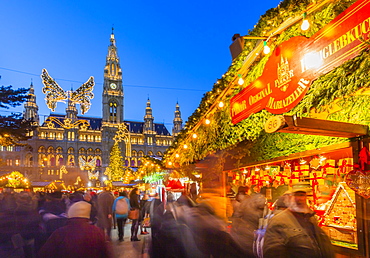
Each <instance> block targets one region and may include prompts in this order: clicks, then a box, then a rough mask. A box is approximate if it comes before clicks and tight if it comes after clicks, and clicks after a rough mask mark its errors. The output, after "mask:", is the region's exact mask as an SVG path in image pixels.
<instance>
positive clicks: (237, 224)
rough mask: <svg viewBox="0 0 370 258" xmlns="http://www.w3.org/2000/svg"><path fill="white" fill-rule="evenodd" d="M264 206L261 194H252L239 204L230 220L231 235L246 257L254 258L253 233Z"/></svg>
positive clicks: (264, 199) (263, 197)
mask: <svg viewBox="0 0 370 258" xmlns="http://www.w3.org/2000/svg"><path fill="white" fill-rule="evenodd" d="M265 206H266V198H265V196H264V195H263V194H259V193H258V194H252V195H251V196H250V197H248V198H245V199H243V200H242V201H241V202H240V205H239V207H238V208H237V209H236V210H235V211H234V214H233V217H232V218H231V219H232V228H231V235H232V236H233V238H234V239H235V241H236V242H237V243H238V244H239V246H240V247H241V248H242V249H243V251H244V253H245V256H246V257H254V254H253V241H254V231H255V230H257V229H258V222H259V219H260V218H262V216H263V210H264V207H265Z"/></svg>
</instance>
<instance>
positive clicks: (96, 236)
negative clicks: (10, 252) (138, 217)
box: [38, 201, 113, 258]
mask: <svg viewBox="0 0 370 258" xmlns="http://www.w3.org/2000/svg"><path fill="white" fill-rule="evenodd" d="M90 211H91V204H89V203H88V202H85V201H79V202H76V203H74V204H72V205H71V207H70V208H69V210H68V221H67V224H66V225H65V226H64V227H61V228H58V229H57V230H55V231H54V232H53V234H52V235H51V236H50V238H49V239H48V240H47V242H46V243H45V245H44V246H42V248H41V250H40V251H39V253H38V257H40V258H43V257H89V258H93V257H101V258H103V257H104V258H105V257H108V258H109V257H113V255H112V254H113V253H112V247H111V245H110V242H108V241H106V237H105V233H104V231H103V230H102V229H100V228H98V227H96V226H94V225H92V224H90V221H89V218H90Z"/></svg>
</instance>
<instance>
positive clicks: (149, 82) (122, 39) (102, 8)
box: [0, 0, 280, 130]
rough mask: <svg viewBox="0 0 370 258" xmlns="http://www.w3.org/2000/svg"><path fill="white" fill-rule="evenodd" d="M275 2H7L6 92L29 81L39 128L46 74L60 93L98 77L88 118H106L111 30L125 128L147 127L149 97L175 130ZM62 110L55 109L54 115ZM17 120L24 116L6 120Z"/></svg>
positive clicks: (0, 51)
mask: <svg viewBox="0 0 370 258" xmlns="http://www.w3.org/2000/svg"><path fill="white" fill-rule="evenodd" d="M279 2H280V1H279V0H265V1H249V0H245V1H230V0H228V1H226V0H225V1H224V0H213V1H202V0H188V1H161V0H158V1H147V0H142V1H141V0H136V1H135V0H131V1H125V0H121V1H118V0H112V1H97V0H89V1H82V0H77V1H76V0H74V1H69V0H64V1H62V0H59V1H57V0H48V1H46V0H41V1H36V0H34V1H30V0H13V1H10V0H3V1H1V2H0V24H1V26H0V35H1V47H0V75H1V79H0V85H3V86H8V85H12V86H13V87H15V88H18V87H29V85H30V83H31V80H32V82H33V85H34V87H35V92H36V95H37V104H38V106H39V114H40V119H41V121H43V119H44V116H46V115H48V114H49V113H50V110H49V109H48V108H47V106H46V104H45V101H44V97H45V96H44V94H43V93H42V92H41V89H42V87H43V85H42V82H41V79H40V74H41V70H42V69H43V68H46V69H47V70H48V72H49V74H50V76H52V77H53V78H54V79H56V81H57V83H58V84H59V85H60V86H61V87H62V88H63V89H64V90H69V89H71V87H72V88H73V89H77V88H78V87H79V86H80V85H81V84H82V83H84V82H85V81H87V79H88V78H89V77H90V76H94V78H95V82H96V85H95V88H94V94H95V98H94V99H93V100H92V106H91V109H90V110H89V112H87V114H86V116H93V117H101V114H102V111H101V109H102V107H101V94H102V83H103V70H104V66H105V58H106V55H107V47H108V45H109V37H110V33H111V28H112V26H114V33H115V37H116V43H117V47H118V55H119V57H120V62H121V68H122V73H123V85H124V93H125V99H124V105H125V106H124V109H125V110H124V116H125V120H134V121H143V117H144V114H145V107H146V100H147V98H148V96H149V98H150V100H151V106H152V109H153V116H154V120H155V122H159V123H163V122H164V123H165V125H166V126H167V127H168V129H169V130H171V128H172V120H173V118H174V111H175V105H176V102H177V101H178V102H179V105H180V110H181V112H182V118H183V120H184V122H185V121H187V118H188V117H189V116H190V115H191V114H192V113H193V112H194V110H195V109H196V108H197V107H198V105H199V103H200V101H201V99H202V97H203V94H204V93H206V92H207V91H209V90H211V89H212V87H213V84H214V83H215V82H216V80H217V79H218V78H221V76H222V75H223V74H224V73H225V72H226V71H227V69H228V67H229V65H230V64H231V55H230V52H229V45H230V44H231V43H232V41H231V38H232V36H233V35H234V34H235V33H239V34H241V35H247V34H248V30H250V29H253V26H254V25H255V24H256V23H257V22H258V20H259V17H260V16H261V15H263V14H264V13H265V12H266V11H267V10H268V9H270V8H274V7H276V6H277V5H278V4H279ZM65 108H66V104H64V103H58V107H57V110H56V113H64V112H65ZM14 110H18V111H22V110H23V107H21V108H17V109H12V110H9V111H14ZM3 114H5V113H3Z"/></svg>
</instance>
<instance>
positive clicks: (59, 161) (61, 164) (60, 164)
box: [56, 155, 64, 166]
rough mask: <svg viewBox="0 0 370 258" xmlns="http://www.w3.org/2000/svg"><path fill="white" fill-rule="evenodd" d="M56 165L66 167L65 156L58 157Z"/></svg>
mask: <svg viewBox="0 0 370 258" xmlns="http://www.w3.org/2000/svg"><path fill="white" fill-rule="evenodd" d="M56 163H57V166H63V165H64V159H63V155H57V158H56Z"/></svg>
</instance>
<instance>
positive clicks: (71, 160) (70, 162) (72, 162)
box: [68, 155, 75, 167]
mask: <svg viewBox="0 0 370 258" xmlns="http://www.w3.org/2000/svg"><path fill="white" fill-rule="evenodd" d="M74 165H75V158H74V156H73V155H68V166H71V167H73V166H74Z"/></svg>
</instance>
